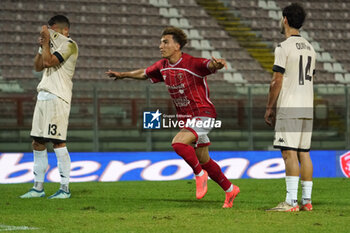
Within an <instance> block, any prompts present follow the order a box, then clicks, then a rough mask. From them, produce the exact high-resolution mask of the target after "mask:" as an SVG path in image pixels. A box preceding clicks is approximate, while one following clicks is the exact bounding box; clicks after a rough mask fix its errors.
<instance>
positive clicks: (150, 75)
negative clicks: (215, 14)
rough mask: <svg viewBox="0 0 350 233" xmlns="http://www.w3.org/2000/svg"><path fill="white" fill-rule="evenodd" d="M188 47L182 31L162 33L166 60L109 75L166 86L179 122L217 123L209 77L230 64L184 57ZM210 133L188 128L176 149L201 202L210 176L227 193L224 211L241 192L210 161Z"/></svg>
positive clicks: (176, 139)
mask: <svg viewBox="0 0 350 233" xmlns="http://www.w3.org/2000/svg"><path fill="white" fill-rule="evenodd" d="M186 43H187V36H186V34H185V33H184V32H183V31H182V30H181V29H180V28H176V27H167V28H165V29H164V31H163V33H162V36H161V41H160V45H159V49H160V52H161V55H162V57H163V59H161V60H159V61H157V62H156V63H154V64H153V65H152V66H150V67H148V68H146V69H138V70H134V71H130V72H114V71H111V70H109V71H108V72H106V74H107V75H108V76H109V77H112V78H115V79H123V78H131V79H137V80H146V79H149V80H150V81H151V82H152V83H157V82H164V83H165V85H166V87H167V88H168V91H169V94H170V97H171V98H172V100H173V103H174V105H175V107H176V110H177V118H178V120H183V121H185V120H195V121H202V122H204V121H207V120H214V119H215V118H216V111H215V107H214V105H213V103H212V102H211V101H210V99H209V89H208V85H207V77H206V76H207V75H209V74H212V73H215V72H216V71H217V70H219V69H222V68H223V67H224V66H226V62H225V60H224V59H215V58H214V57H213V58H212V59H211V60H210V59H205V58H196V57H192V56H190V55H188V54H186V53H183V52H182V51H181V49H182V48H183V47H184V45H185V44H186ZM196 125H198V124H196ZM210 130H211V127H210V126H209V127H206V128H205V127H201V128H198V127H196V126H195V127H184V128H182V129H181V130H180V131H179V132H178V133H177V134H176V136H175V137H174V139H173V141H172V147H173V149H174V150H175V152H176V153H177V154H178V155H179V156H181V157H182V158H183V159H184V160H185V161H186V163H187V164H188V165H189V166H190V167H191V168H192V169H193V172H194V174H195V177H196V197H197V199H201V198H203V197H204V195H205V194H206V193H207V180H208V175H209V177H210V178H211V179H212V180H214V181H215V182H216V183H218V184H219V185H220V187H221V188H222V189H223V190H224V191H225V192H226V199H225V203H224V205H223V208H231V207H232V204H233V200H234V199H235V197H236V196H237V195H238V193H239V192H240V190H239V188H238V186H235V185H233V184H232V183H231V182H230V181H229V180H228V179H227V178H226V176H225V175H224V174H223V172H222V171H221V168H220V167H219V165H218V164H217V163H216V162H215V161H214V160H212V159H211V158H210V156H209V150H208V147H209V145H210V140H209V138H208V136H207V134H208V133H209V132H210ZM193 145H194V147H193Z"/></svg>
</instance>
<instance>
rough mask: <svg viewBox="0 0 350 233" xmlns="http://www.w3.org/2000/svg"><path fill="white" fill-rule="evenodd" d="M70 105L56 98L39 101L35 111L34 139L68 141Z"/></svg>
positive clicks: (32, 132)
mask: <svg viewBox="0 0 350 233" xmlns="http://www.w3.org/2000/svg"><path fill="white" fill-rule="evenodd" d="M69 112H70V104H68V103H67V102H65V101H64V100H62V99H61V98H58V97H55V98H53V99H48V100H39V99H38V100H37V101H36V104H35V109H34V115H33V122H32V130H31V132H30V135H31V136H32V137H40V138H44V139H55V140H60V141H66V138H67V128H68V118H69Z"/></svg>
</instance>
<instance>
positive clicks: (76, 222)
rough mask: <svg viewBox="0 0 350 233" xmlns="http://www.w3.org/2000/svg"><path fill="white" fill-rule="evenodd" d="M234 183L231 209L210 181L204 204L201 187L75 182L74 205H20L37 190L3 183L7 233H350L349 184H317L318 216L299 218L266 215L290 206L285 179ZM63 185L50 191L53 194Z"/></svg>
mask: <svg viewBox="0 0 350 233" xmlns="http://www.w3.org/2000/svg"><path fill="white" fill-rule="evenodd" d="M233 182H234V183H235V184H237V185H238V186H239V187H240V189H241V193H240V194H239V195H238V197H237V198H236V200H235V201H234V204H233V208H232V209H222V208H221V206H222V204H223V202H224V198H225V194H224V192H223V191H222V190H221V189H220V187H219V186H218V185H217V184H216V183H214V182H213V181H211V180H210V181H209V182H208V193H207V195H206V196H205V197H204V198H203V199H202V200H196V198H195V182H194V180H180V181H167V182H148V181H132V182H126V181H124V182H113V183H101V182H90V183H72V184H71V191H72V197H71V199H67V200H48V199H47V198H40V199H26V200H25V199H20V198H18V196H20V195H21V194H23V193H24V192H26V191H27V190H28V189H30V188H31V187H32V184H1V185H0V197H1V198H0V232H1V231H5V230H9V229H10V228H9V226H27V227H30V228H39V229H29V230H18V229H17V230H15V231H6V232H48V233H49V232H50V233H51V232H84V233H85V232H142V233H143V232H152V233H153V232H162V233H164V232H182V233H183V232H198V233H203V232H213V233H217V232H264V233H270V232H308V233H309V232H317V233H319V232H347V233H349V232H350V180H349V179H346V178H333V179H325V178H324V179H314V188H313V207H314V210H313V211H312V212H296V213H271V212H269V213H267V212H265V211H264V209H267V208H270V207H273V206H275V205H277V204H278V203H279V202H280V201H283V200H284V198H285V182H284V179H277V180H254V179H240V180H233ZM58 186H59V184H55V183H47V184H45V192H46V195H51V194H53V193H54V192H55V191H56V190H57V188H58ZM299 196H300V191H299Z"/></svg>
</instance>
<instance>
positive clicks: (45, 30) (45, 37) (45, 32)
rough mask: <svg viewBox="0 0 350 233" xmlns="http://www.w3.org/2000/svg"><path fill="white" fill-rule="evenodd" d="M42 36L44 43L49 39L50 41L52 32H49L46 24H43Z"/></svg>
mask: <svg viewBox="0 0 350 233" xmlns="http://www.w3.org/2000/svg"><path fill="white" fill-rule="evenodd" d="M40 37H41V39H42V43H49V41H50V32H49V29H48V28H47V26H46V25H43V26H42V27H41V31H40Z"/></svg>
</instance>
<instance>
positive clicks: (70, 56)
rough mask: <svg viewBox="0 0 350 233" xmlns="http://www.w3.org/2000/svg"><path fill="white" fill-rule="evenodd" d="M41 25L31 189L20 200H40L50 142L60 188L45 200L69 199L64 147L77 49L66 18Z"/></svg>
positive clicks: (68, 157) (69, 162)
mask: <svg viewBox="0 0 350 233" xmlns="http://www.w3.org/2000/svg"><path fill="white" fill-rule="evenodd" d="M48 25H49V26H46V25H44V26H42V29H41V32H40V38H39V44H40V47H39V50H38V53H37V54H36V56H35V60H34V67H35V70H36V71H43V77H42V79H41V82H40V83H39V85H38V87H37V91H38V96H37V102H36V105H35V110H34V115H33V122H32V130H31V132H30V135H31V137H32V138H33V143H32V146H33V155H34V169H33V172H34V186H33V188H32V189H30V190H29V191H28V192H27V193H25V194H23V195H22V196H21V198H34V197H44V196H45V192H44V186H43V185H44V180H45V172H46V170H47V168H48V158H47V149H46V143H47V142H52V143H53V148H54V151H55V154H56V157H57V165H58V170H59V173H60V177H61V185H60V189H59V190H58V191H57V192H56V193H55V194H53V195H52V196H50V197H49V199H54V198H60V199H64V198H70V196H71V193H70V190H69V174H70V168H71V167H70V165H71V161H70V156H69V153H68V150H67V147H66V136H67V128H68V118H69V112H70V105H71V99H72V88H73V83H72V78H73V75H74V70H75V65H76V62H77V58H78V46H77V44H76V42H75V41H73V40H72V39H71V38H69V27H70V23H69V20H68V18H67V17H65V16H63V15H56V16H54V17H52V18H51V19H50V20H49V21H48Z"/></svg>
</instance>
